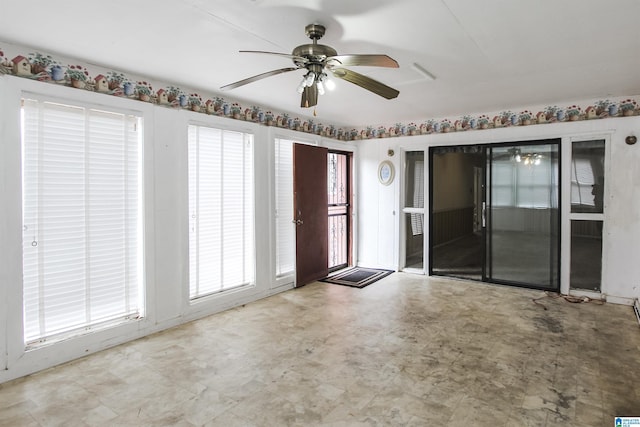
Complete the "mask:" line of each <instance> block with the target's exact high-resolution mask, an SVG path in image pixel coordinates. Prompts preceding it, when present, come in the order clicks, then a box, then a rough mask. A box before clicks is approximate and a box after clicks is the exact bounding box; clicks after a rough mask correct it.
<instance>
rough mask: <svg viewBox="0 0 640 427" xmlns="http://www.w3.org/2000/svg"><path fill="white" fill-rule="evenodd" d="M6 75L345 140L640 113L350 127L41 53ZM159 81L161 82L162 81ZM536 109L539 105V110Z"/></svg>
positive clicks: (524, 114) (621, 104) (586, 110)
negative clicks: (93, 68) (96, 69)
mask: <svg viewBox="0 0 640 427" xmlns="http://www.w3.org/2000/svg"><path fill="white" fill-rule="evenodd" d="M0 74H9V75H13V76H17V77H23V78H28V79H32V80H38V81H41V82H46V83H53V84H59V85H64V86H69V87H73V88H77V89H83V90H88V91H93V92H98V93H102V94H105V95H112V96H120V97H126V98H130V99H135V100H138V101H141V102H148V103H152V104H157V105H161V106H165V107H169V108H176V109H178V108H180V109H187V110H191V111H195V112H198V113H203V114H211V115H216V116H222V117H227V118H231V119H236V120H245V121H250V122H255V123H259V124H263V125H266V126H277V127H281V128H287V129H292V130H295V131H300V132H306V133H311V134H315V135H320V136H324V137H328V138H333V139H337V140H342V141H354V140H362V139H374V138H386V137H394V136H411V135H428V134H436V133H447V132H460V131H468V130H482V129H495V128H504V127H510V126H528V125H534V124H549V123H560V122H571V121H578V120H592V119H602V118H609V117H631V116H636V115H640V108H639V106H638V102H637V101H636V100H635V99H633V98H626V99H621V100H619V101H609V100H608V99H605V100H599V101H596V102H593V103H592V104H590V105H587V106H586V107H581V106H578V105H570V106H568V107H558V106H547V107H544V108H543V109H540V110H539V111H537V112H535V113H534V112H532V111H529V110H522V111H520V112H512V111H510V110H505V111H502V112H500V113H497V114H490V115H486V114H481V115H478V116H471V115H464V116H462V117H460V118H458V119H456V120H452V119H449V118H443V119H440V120H433V119H430V120H426V121H424V122H422V123H420V124H419V125H418V124H416V123H413V122H411V123H407V124H403V123H396V124H395V125H393V126H390V127H386V126H378V127H374V126H369V127H367V128H364V129H351V130H345V129H343V128H338V127H336V126H334V125H323V124H322V123H315V121H314V120H313V119H300V118H298V117H295V118H294V117H292V115H291V114H289V113H286V112H282V113H278V114H275V113H273V112H271V111H268V110H266V109H264V108H263V107H260V106H256V105H251V106H242V105H240V104H239V103H238V102H233V101H232V100H225V99H224V98H222V97H219V96H209V97H207V96H204V95H202V94H199V93H196V92H192V93H190V92H191V91H185V90H182V89H181V88H179V87H175V86H163V87H160V88H158V89H154V87H153V85H152V84H151V83H150V82H147V81H145V80H141V79H135V78H132V77H130V76H127V75H125V74H124V73H121V72H118V71H103V72H102V73H100V72H98V73H93V74H92V73H90V72H89V70H87V68H86V66H84V65H76V64H69V61H62V60H59V59H56V58H53V57H52V56H51V55H46V54H42V53H40V52H33V53H29V54H27V55H26V56H25V55H22V54H11V55H9V54H8V55H6V56H5V53H4V51H3V50H2V48H0ZM156 86H157V84H156ZM533 111H535V110H533Z"/></svg>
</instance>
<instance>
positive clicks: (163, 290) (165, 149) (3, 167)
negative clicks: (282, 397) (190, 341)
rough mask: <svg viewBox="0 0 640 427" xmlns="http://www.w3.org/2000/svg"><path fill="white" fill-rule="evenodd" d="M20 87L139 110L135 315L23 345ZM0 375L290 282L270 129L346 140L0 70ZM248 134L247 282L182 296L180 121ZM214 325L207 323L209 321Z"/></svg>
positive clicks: (183, 140)
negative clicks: (251, 173)
mask: <svg viewBox="0 0 640 427" xmlns="http://www.w3.org/2000/svg"><path fill="white" fill-rule="evenodd" d="M23 91H27V92H33V93H39V94H43V95H46V96H52V97H57V98H60V99H65V100H68V101H69V102H73V101H77V102H80V103H83V102H86V103H91V104H98V105H104V106H106V107H112V108H118V109H128V110H132V111H136V112H139V113H141V114H142V115H143V118H144V150H143V157H144V160H143V165H144V211H145V213H144V227H145V233H144V236H145V242H144V244H145V250H144V253H145V256H144V262H145V267H144V274H145V283H146V286H145V293H146V295H145V298H146V301H145V305H146V316H145V318H144V319H142V320H140V321H135V322H130V323H127V324H124V325H120V326H116V327H112V328H109V329H105V330H101V331H97V332H94V333H91V334H86V335H83V336H80V337H77V338H73V339H69V340H66V341H62V342H57V343H53V344H51V345H46V346H41V347H39V348H36V349H34V350H30V351H28V352H25V351H24V343H23V336H22V259H21V257H22V230H21V227H22V219H21V203H22V202H21V200H22V198H21V188H20V182H21V170H20V162H21V153H20V98H21V96H22V93H23ZM0 100H1V101H0V113H1V114H0V206H1V207H2V209H1V210H0V251H1V252H0V383H1V382H4V381H7V380H10V379H13V378H17V377H20V376H23V375H26V374H29V373H32V372H35V371H38V370H40V369H44V368H47V367H50V366H54V365H56V364H59V363H62V362H65V361H68V360H72V359H74V358H77V357H81V356H84V355H86V354H90V353H93V352H96V351H99V350H102V349H105V348H107V347H110V346H113V345H116V344H119V343H122V342H126V341H129V340H132V339H135V338H138V337H142V336H145V335H148V334H150V333H153V332H156V331H159V330H162V329H166V328H169V327H172V326H175V325H178V324H181V323H184V322H187V321H190V320H193V319H196V318H199V317H203V316H206V315H209V314H212V313H216V312H219V311H222V310H225V309H228V308H230V307H234V306H237V305H240V304H244V303H247V302H250V301H254V300H256V299H259V298H263V297H265V296H268V295H271V294H273V293H276V292H280V291H283V290H287V289H290V288H291V287H292V283H293V278H290V280H288V281H287V280H276V279H275V273H274V268H273V265H274V259H275V256H274V254H273V249H272V248H273V247H274V246H275V244H274V240H273V239H274V237H273V236H274V233H275V230H274V227H273V224H274V216H273V214H272V212H273V209H272V205H273V204H272V201H273V197H274V189H273V182H274V179H273V138H274V136H277V137H280V138H288V139H293V140H297V141H303V142H306V143H313V144H319V145H323V146H327V147H329V148H339V149H341V150H346V151H354V147H353V145H352V144H348V143H338V142H335V141H331V140H322V139H321V138H320V137H317V136H314V135H310V134H306V133H299V132H293V131H290V130H286V129H278V128H270V127H266V126H261V125H258V124H255V123H249V122H243V121H238V120H229V119H225V118H220V117H215V116H207V115H204V114H200V113H193V112H190V111H186V110H173V109H169V108H165V107H159V106H154V105H151V104H147V103H142V102H137V101H132V100H128V99H121V98H118V97H115V96H105V95H100V94H96V93H92V92H88V91H83V90H77V89H71V88H68V87H63V86H56V85H52V84H46V83H39V82H35V81H31V80H28V79H23V78H17V77H13V76H0ZM189 123H199V124H205V125H211V126H215V127H221V128H225V129H233V130H238V131H245V132H249V133H253V134H254V164H255V195H256V196H255V197H256V200H255V206H256V212H255V229H256V252H257V255H256V257H257V260H256V284H255V286H251V287H245V288H242V289H237V290H232V291H230V292H226V293H221V294H217V295H214V296H211V297H208V298H202V299H201V300H198V302H197V303H193V304H191V303H190V302H189V297H188V265H189V263H188V212H187V206H188V189H187V125H188V124H189ZM212 333H215V331H212Z"/></svg>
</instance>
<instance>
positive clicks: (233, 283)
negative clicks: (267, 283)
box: [188, 125, 255, 299]
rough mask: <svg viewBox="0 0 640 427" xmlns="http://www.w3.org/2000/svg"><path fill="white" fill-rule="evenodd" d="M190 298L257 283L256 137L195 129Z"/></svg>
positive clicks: (191, 151) (192, 131) (191, 164)
mask: <svg viewBox="0 0 640 427" xmlns="http://www.w3.org/2000/svg"><path fill="white" fill-rule="evenodd" d="M188 146H189V147H188V151H189V296H190V298H191V299H196V298H199V297H202V296H206V295H210V294H213V293H216V292H220V291H224V290H228V289H233V288H237V287H239V286H244V285H249V284H253V283H254V282H255V250H254V240H255V239H254V207H253V200H254V197H253V189H254V185H253V136H252V135H249V134H245V133H241V132H233V131H228V130H221V129H214V128H210V127H205V126H195V125H190V126H189V135H188Z"/></svg>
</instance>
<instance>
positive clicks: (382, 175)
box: [378, 160, 395, 185]
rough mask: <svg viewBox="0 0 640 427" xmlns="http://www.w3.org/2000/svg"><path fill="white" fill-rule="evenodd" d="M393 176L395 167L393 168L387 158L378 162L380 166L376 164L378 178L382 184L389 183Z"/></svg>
mask: <svg viewBox="0 0 640 427" xmlns="http://www.w3.org/2000/svg"><path fill="white" fill-rule="evenodd" d="M394 176H395V169H394V168H393V163H391V161H389V160H384V161H382V162H380V166H378V180H379V181H380V184H382V185H389V184H391V183H392V182H393V177H394Z"/></svg>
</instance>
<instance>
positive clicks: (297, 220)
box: [291, 219, 304, 225]
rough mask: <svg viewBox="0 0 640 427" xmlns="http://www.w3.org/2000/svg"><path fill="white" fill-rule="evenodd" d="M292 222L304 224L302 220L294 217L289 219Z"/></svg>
mask: <svg viewBox="0 0 640 427" xmlns="http://www.w3.org/2000/svg"><path fill="white" fill-rule="evenodd" d="M291 222H292V223H294V224H295V225H302V224H304V221H302V220H301V219H294V220H293V221H291Z"/></svg>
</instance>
